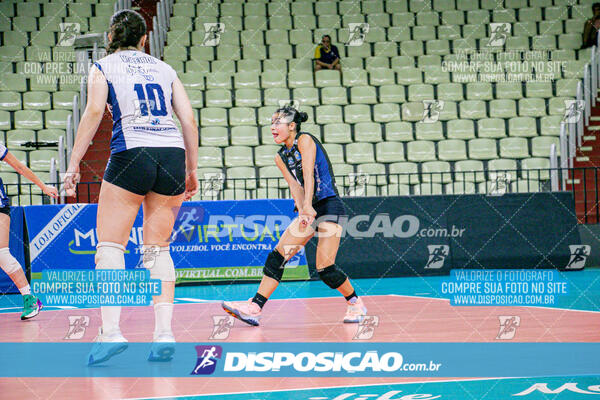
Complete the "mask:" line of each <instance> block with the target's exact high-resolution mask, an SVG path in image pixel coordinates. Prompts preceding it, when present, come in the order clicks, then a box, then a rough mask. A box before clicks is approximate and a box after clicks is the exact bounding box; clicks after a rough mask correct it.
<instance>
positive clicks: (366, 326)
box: [352, 315, 379, 340]
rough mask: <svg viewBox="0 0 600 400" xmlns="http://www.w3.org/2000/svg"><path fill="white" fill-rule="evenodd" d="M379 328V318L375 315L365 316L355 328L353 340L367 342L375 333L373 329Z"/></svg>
mask: <svg viewBox="0 0 600 400" xmlns="http://www.w3.org/2000/svg"><path fill="white" fill-rule="evenodd" d="M378 326H379V317H378V316H376V315H366V316H365V317H364V318H363V320H362V321H360V323H359V324H358V327H357V328H356V334H355V335H354V337H353V338H352V339H354V340H369V339H371V338H372V337H373V334H374V333H375V328H377V327H378Z"/></svg>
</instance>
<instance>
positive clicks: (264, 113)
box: [258, 106, 311, 125]
mask: <svg viewBox="0 0 600 400" xmlns="http://www.w3.org/2000/svg"><path fill="white" fill-rule="evenodd" d="M278 108H279V107H278V106H265V107H261V108H259V109H258V124H259V125H271V118H272V117H273V114H274V113H275V110H277V109H278ZM304 111H308V109H306V108H305V109H304ZM308 118H309V121H311V114H309V115H308Z"/></svg>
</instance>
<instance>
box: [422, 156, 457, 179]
mask: <svg viewBox="0 0 600 400" xmlns="http://www.w3.org/2000/svg"><path fill="white" fill-rule="evenodd" d="M421 173H422V180H423V182H437V183H439V182H442V183H449V182H451V181H452V175H451V174H450V163H449V162H446V161H427V162H424V163H423V164H422V165H421Z"/></svg>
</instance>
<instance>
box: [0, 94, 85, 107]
mask: <svg viewBox="0 0 600 400" xmlns="http://www.w3.org/2000/svg"><path fill="white" fill-rule="evenodd" d="M5 93H6V92H5ZM8 93H10V92H8ZM58 93H62V92H56V93H54V94H53V96H55V95H56V94H58ZM66 93H67V94H71V102H70V107H63V108H65V109H72V108H73V94H74V93H75V92H66ZM23 108H24V109H28V110H49V109H50V108H51V106H50V93H48V92H27V93H23Z"/></svg>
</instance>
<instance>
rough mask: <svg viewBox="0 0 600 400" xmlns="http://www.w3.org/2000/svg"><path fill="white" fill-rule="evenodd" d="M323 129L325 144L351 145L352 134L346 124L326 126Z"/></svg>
mask: <svg viewBox="0 0 600 400" xmlns="http://www.w3.org/2000/svg"><path fill="white" fill-rule="evenodd" d="M323 129H324V139H325V142H326V143H352V133H351V131H350V125H348V124H342V123H334V124H327V125H325V126H324V128H323Z"/></svg>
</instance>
